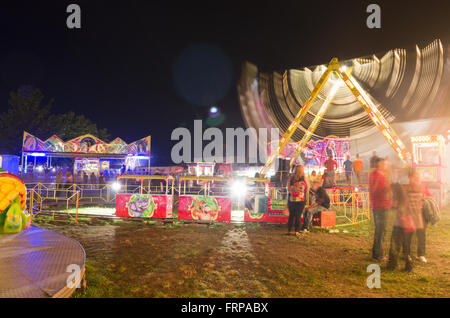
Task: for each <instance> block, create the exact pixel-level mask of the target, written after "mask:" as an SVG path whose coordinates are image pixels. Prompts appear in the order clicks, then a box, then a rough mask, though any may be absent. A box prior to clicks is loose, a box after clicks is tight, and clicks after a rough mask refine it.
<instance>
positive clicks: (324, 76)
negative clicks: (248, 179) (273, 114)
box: [260, 58, 339, 177]
mask: <svg viewBox="0 0 450 318" xmlns="http://www.w3.org/2000/svg"><path fill="white" fill-rule="evenodd" d="M338 69H339V62H338V59H337V58H333V59H332V60H331V61H330V63H329V64H328V67H327V69H326V70H325V72H324V73H323V74H322V76H321V77H320V79H319V81H318V82H317V84H316V86H315V87H314V89H313V90H312V92H311V94H310V95H309V97H308V99H307V100H306V102H305V103H304V104H303V106H302V108H300V110H299V111H298V113H297V116H295V118H294V120H293V121H292V122H291V125H290V126H289V128H288V129H287V130H286V132H285V133H284V135H283V137H281V139H280V141H279V143H278V147H277V149H276V151H275V152H274V153H272V154H270V156H269V159H268V160H267V162H266V163H265V165H264V167H263V168H262V169H261V172H260V175H261V176H262V177H264V176H265V175H266V173H267V171H268V170H269V169H270V167H271V166H272V164H273V161H274V160H275V158H276V157H278V156H279V155H280V153H281V151H283V149H284V147H285V146H286V145H287V144H288V142H289V140H290V139H291V137H292V135H293V134H294V132H295V130H296V129H297V128H298V125H300V123H301V122H302V120H303V118H305V116H306V114H307V113H308V111H309V109H310V108H311V105H312V104H313V102H314V100H315V99H316V98H317V96H318V95H319V92H320V91H321V89H322V88H323V86H324V85H325V83H326V82H327V81H328V78H329V77H330V75H331V73H332V72H333V71H336V70H338Z"/></svg>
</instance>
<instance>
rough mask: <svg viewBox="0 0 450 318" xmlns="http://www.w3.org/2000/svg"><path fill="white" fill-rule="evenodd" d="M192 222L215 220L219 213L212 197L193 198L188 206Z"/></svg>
mask: <svg viewBox="0 0 450 318" xmlns="http://www.w3.org/2000/svg"><path fill="white" fill-rule="evenodd" d="M189 211H190V212H191V215H192V218H193V219H194V220H216V219H217V216H218V215H219V212H220V206H219V204H218V203H217V200H216V199H215V198H212V197H203V196H202V197H194V198H193V199H192V203H191V205H190V206H189Z"/></svg>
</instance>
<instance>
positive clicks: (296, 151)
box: [290, 83, 338, 167]
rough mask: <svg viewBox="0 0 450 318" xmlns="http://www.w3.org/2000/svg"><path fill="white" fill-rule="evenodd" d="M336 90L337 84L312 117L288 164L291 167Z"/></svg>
mask: <svg viewBox="0 0 450 318" xmlns="http://www.w3.org/2000/svg"><path fill="white" fill-rule="evenodd" d="M337 90H338V84H337V83H336V84H334V85H333V87H332V88H331V91H330V94H329V95H328V96H327V98H326V99H325V101H324V102H323V104H322V106H320V109H319V111H318V112H317V115H316V116H315V117H314V120H313V121H312V123H311V125H310V126H309V128H308V130H307V131H306V133H305V134H304V135H303V138H302V140H300V141H299V142H298V143H297V148H296V149H295V152H294V155H293V156H292V158H291V163H290V166H291V167H292V166H293V165H294V163H295V160H297V158H298V156H299V155H300V153H301V152H302V150H303V148H305V146H306V144H307V143H308V141H309V139H311V136H312V135H313V133H314V131H315V130H316V128H317V126H318V125H319V123H320V121H321V120H322V118H323V116H324V115H325V112H326V111H327V109H328V106H329V105H330V103H331V100H332V99H333V97H334V95H336V92H337Z"/></svg>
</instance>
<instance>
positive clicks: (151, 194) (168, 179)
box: [113, 175, 174, 219]
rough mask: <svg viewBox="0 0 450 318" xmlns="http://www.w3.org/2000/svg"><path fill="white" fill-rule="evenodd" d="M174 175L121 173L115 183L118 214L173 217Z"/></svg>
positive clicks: (161, 217) (122, 215)
mask: <svg viewBox="0 0 450 318" xmlns="http://www.w3.org/2000/svg"><path fill="white" fill-rule="evenodd" d="M173 180H174V179H173V177H172V176H158V175H157V176H144V175H121V176H119V177H117V183H115V184H113V188H114V189H115V190H116V191H117V194H116V216H119V217H134V218H160V219H165V218H171V217H172V207H173Z"/></svg>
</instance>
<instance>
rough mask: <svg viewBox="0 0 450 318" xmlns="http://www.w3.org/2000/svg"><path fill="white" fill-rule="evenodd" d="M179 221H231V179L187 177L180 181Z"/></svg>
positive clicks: (181, 178)
mask: <svg viewBox="0 0 450 318" xmlns="http://www.w3.org/2000/svg"><path fill="white" fill-rule="evenodd" d="M178 186H179V197H178V219H181V220H199V221H230V220H231V197H230V193H229V179H228V178H224V177H213V176H185V177H180V179H179V184H178Z"/></svg>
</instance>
